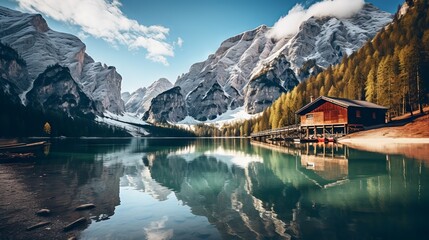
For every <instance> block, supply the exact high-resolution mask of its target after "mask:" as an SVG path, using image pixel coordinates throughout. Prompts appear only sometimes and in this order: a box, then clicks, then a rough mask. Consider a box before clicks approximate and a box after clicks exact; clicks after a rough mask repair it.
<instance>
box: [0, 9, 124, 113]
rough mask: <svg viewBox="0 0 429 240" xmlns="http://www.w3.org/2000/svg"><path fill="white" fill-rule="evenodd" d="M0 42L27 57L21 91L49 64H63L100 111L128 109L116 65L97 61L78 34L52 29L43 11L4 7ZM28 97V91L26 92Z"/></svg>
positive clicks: (25, 89) (0, 23)
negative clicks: (42, 13)
mask: <svg viewBox="0 0 429 240" xmlns="http://www.w3.org/2000/svg"><path fill="white" fill-rule="evenodd" d="M0 26H1V28H0V41H1V42H3V43H6V44H8V45H10V46H11V47H12V48H13V49H15V50H16V51H17V52H18V54H19V55H20V56H21V57H22V58H23V59H24V60H25V62H26V64H27V69H28V78H27V79H26V80H25V83H22V84H21V85H19V86H18V87H20V89H19V92H20V93H24V92H29V91H31V90H32V86H33V83H34V81H35V80H36V79H37V78H38V76H39V75H40V74H42V73H43V72H44V71H45V70H46V69H47V67H48V66H52V65H55V64H59V65H61V66H64V67H67V68H68V69H69V70H70V75H71V76H72V78H73V80H74V81H75V82H76V84H77V85H79V87H80V88H81V89H82V91H83V92H84V93H85V94H86V95H87V96H88V97H89V98H90V100H91V101H94V102H95V105H96V106H97V108H98V110H97V112H103V111H105V110H108V111H110V112H114V113H121V112H123V111H124V106H123V103H122V101H121V97H120V90H121V81H122V77H121V76H120V75H119V74H118V73H117V72H116V69H115V68H114V67H108V66H106V65H103V64H101V63H99V62H95V61H94V60H93V59H92V58H91V57H90V56H89V55H88V54H86V52H85V51H86V46H85V44H84V43H83V42H82V41H80V40H79V38H77V37H76V36H73V35H71V34H66V33H61V32H56V31H54V30H52V29H50V28H49V26H48V25H47V23H46V21H45V19H44V18H43V17H42V16H41V15H40V14H28V13H21V12H18V11H14V10H11V9H8V8H5V7H0ZM21 96H22V99H23V100H25V99H24V98H25V94H22V95H21Z"/></svg>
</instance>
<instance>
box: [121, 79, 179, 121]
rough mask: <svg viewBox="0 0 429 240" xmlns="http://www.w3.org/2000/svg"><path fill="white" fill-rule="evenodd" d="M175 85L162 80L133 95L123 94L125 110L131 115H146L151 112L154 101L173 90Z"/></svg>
mask: <svg viewBox="0 0 429 240" xmlns="http://www.w3.org/2000/svg"><path fill="white" fill-rule="evenodd" d="M172 87H173V84H172V83H171V82H170V81H168V79H166V78H160V79H158V80H157V81H155V82H154V83H152V84H151V85H150V86H149V87H148V88H145V87H144V88H139V89H137V90H136V91H135V92H133V93H131V94H130V93H128V92H125V93H122V100H123V101H124V103H125V110H126V111H127V112H130V113H137V114H139V113H144V112H146V111H147V110H149V107H150V103H151V101H152V99H153V98H154V97H156V96H158V95H159V94H160V93H162V92H164V91H167V90H168V89H170V88H172Z"/></svg>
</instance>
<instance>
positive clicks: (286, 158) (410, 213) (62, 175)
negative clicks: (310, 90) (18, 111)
mask: <svg viewBox="0 0 429 240" xmlns="http://www.w3.org/2000/svg"><path fill="white" fill-rule="evenodd" d="M428 147H429V146H427V145H426V146H425V145H423V146H421V145H413V146H411V147H408V148H407V149H410V148H411V150H410V152H413V148H415V151H420V150H419V149H422V148H426V149H427V148H428ZM0 190H1V192H2V193H1V197H0V239H67V238H70V237H77V238H78V239H426V237H427V236H428V235H429V223H428V221H427V218H428V217H427V213H428V212H429V156H427V155H426V157H424V156H423V157H420V158H413V156H412V155H407V154H404V155H401V154H398V153H395V154H382V153H374V152H367V151H363V150H355V149H352V148H349V147H346V146H343V145H338V144H327V145H325V144H301V145H290V146H287V147H283V148H278V149H273V148H268V147H266V146H259V145H254V144H251V143H250V141H249V140H247V139H139V138H131V139H93V140H90V139H86V140H70V139H66V140H54V141H53V142H52V143H51V145H50V146H49V147H47V148H46V149H45V150H44V153H43V154H42V156H40V157H39V158H37V159H33V160H30V161H20V162H3V163H0ZM86 203H92V204H95V206H96V207H95V208H93V209H89V210H84V211H76V210H75V208H76V207H77V206H79V205H81V204H86ZM42 208H47V209H49V210H50V211H51V213H50V214H49V215H48V216H36V215H35V212H36V211H38V210H40V209H42ZM80 217H85V218H87V219H88V220H87V222H86V223H83V224H80V225H78V226H77V227H75V228H73V229H71V230H69V231H63V228H64V226H65V225H67V224H69V223H70V222H72V221H74V220H76V219H78V218H80ZM42 221H48V222H50V224H48V225H46V226H44V227H41V228H37V229H34V230H32V231H26V228H27V227H29V226H31V225H34V224H36V223H38V222H42Z"/></svg>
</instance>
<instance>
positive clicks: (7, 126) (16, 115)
mask: <svg viewBox="0 0 429 240" xmlns="http://www.w3.org/2000/svg"><path fill="white" fill-rule="evenodd" d="M10 98H11V97H10V96H9V95H7V94H4V93H1V92H0V109H1V114H0V137H28V136H52V137H57V136H68V137H80V136H97V137H113V136H115V137H127V136H130V135H129V134H128V133H127V132H126V131H125V130H123V129H120V128H116V127H112V126H107V125H102V124H98V123H96V122H95V121H94V120H93V119H91V118H80V117H79V118H74V119H72V118H70V117H68V116H67V115H65V114H64V113H59V112H43V111H41V110H37V109H33V108H30V107H25V106H23V105H21V104H19V103H16V102H14V101H11V99H10ZM46 123H48V124H49V126H50V134H48V133H47V132H46V131H45V130H46V129H45V128H44V126H45V124H46Z"/></svg>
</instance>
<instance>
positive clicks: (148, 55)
mask: <svg viewBox="0 0 429 240" xmlns="http://www.w3.org/2000/svg"><path fill="white" fill-rule="evenodd" d="M91 1H94V3H97V4H99V5H97V6H96V7H85V5H84V4H83V3H85V4H88V2H89V1H88V0H61V1H58V0H0V5H2V6H6V7H10V8H13V9H17V10H21V11H26V12H29V11H31V10H33V11H34V10H37V11H40V12H42V15H43V16H44V17H45V18H46V19H47V20H48V24H49V26H50V27H51V29H54V30H56V31H61V32H68V33H71V34H74V35H77V36H79V37H81V38H82V41H83V42H84V43H85V44H86V45H87V52H88V54H89V55H91V56H92V57H93V58H94V60H96V61H100V62H103V63H106V64H107V65H112V66H115V67H116V68H117V71H118V72H119V73H120V74H121V75H122V77H123V80H122V91H134V90H136V89H137V88H139V87H143V86H148V85H150V84H151V83H152V82H153V81H155V80H157V79H159V78H161V77H166V78H168V79H169V80H170V81H171V82H173V83H174V82H175V80H176V78H177V76H178V75H180V74H182V73H186V72H187V71H188V70H189V67H190V66H191V65H192V64H193V63H196V62H199V61H203V60H205V59H206V58H207V56H208V55H209V54H211V53H214V52H215V51H216V49H217V48H218V47H219V45H220V43H221V42H222V41H223V40H225V39H227V38H229V37H232V36H234V35H237V34H239V33H241V32H244V31H247V30H251V29H254V28H256V27H258V26H259V25H262V24H265V25H267V26H273V25H274V24H275V23H276V22H277V20H279V18H280V17H282V16H285V15H287V13H288V11H289V10H290V9H291V8H292V7H293V6H295V4H297V3H301V4H303V5H304V6H305V7H308V6H309V5H311V4H312V3H313V2H317V1H315V0H305V1H299V0H216V1H213V0H211V1H208V0H182V1H177V0H162V1H161V0H159V1H153V0H91ZM337 1H338V0H337ZM339 1H341V0H339ZM342 1H350V0H342ZM357 1H359V0H357ZM361 1H362V0H361ZM67 2H69V4H70V5H68V6H67V5H66V3H67ZM366 2H371V3H373V4H374V5H376V6H377V7H379V8H381V9H382V10H385V11H388V12H392V13H394V12H395V11H396V9H397V7H398V5H399V4H402V3H403V0H389V1H386V0H367V1H366ZM49 4H52V5H51V6H50V5H49ZM76 6H82V8H81V9H79V8H78V7H76ZM103 7H105V9H104V8H103ZM93 9H98V10H97V11H94V10H93ZM112 9H113V10H112ZM118 10H119V12H118ZM103 11H113V12H114V14H113V15H114V16H113V15H112V14H110V15H104V13H103ZM91 17H94V19H93V20H92V21H90V20H88V19H89V18H91ZM100 19H101V20H100ZM117 22H119V23H118V24H116V23H117ZM107 23H110V24H107ZM111 26H114V27H111ZM115 27H117V28H118V29H120V30H117V29H115ZM130 29H131V30H130Z"/></svg>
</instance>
